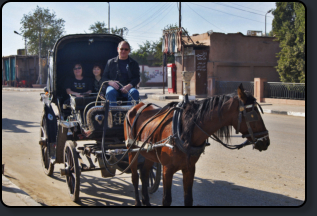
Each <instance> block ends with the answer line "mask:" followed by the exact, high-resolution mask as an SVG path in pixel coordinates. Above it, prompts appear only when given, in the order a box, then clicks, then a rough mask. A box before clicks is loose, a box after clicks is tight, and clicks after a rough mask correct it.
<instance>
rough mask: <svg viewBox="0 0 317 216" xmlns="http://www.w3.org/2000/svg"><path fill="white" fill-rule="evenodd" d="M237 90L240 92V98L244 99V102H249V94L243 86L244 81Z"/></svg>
mask: <svg viewBox="0 0 317 216" xmlns="http://www.w3.org/2000/svg"><path fill="white" fill-rule="evenodd" d="M237 92H238V96H239V98H240V100H242V101H243V103H244V104H245V103H246V102H247V95H246V94H245V93H244V88H243V86H242V83H241V84H240V85H239V87H238V90H237Z"/></svg>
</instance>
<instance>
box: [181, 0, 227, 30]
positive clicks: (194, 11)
mask: <svg viewBox="0 0 317 216" xmlns="http://www.w3.org/2000/svg"><path fill="white" fill-rule="evenodd" d="M186 6H187V7H189V8H190V9H191V10H192V11H194V10H193V9H192V8H191V7H190V6H189V5H187V3H186ZM194 12H195V13H196V14H197V15H198V16H200V17H201V18H202V19H204V20H205V21H206V22H208V23H209V24H211V25H213V26H215V27H216V28H218V29H220V30H221V31H223V32H226V31H225V30H223V29H221V28H219V27H218V26H216V25H214V24H212V23H211V22H209V21H208V20H206V19H205V18H204V17H202V16H201V15H200V14H198V13H197V12H196V11H194Z"/></svg>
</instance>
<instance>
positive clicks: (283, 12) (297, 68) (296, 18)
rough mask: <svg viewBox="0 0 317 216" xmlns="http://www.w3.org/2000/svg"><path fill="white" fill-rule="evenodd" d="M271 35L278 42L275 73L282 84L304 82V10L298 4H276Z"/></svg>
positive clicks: (302, 6)
mask: <svg viewBox="0 0 317 216" xmlns="http://www.w3.org/2000/svg"><path fill="white" fill-rule="evenodd" d="M272 14H273V15H274V19H273V26H272V27H273V28H272V32H273V35H275V37H276V38H277V40H278V41H279V42H280V47H281V51H280V52H279V53H278V54H277V57H278V58H279V59H278V66H277V67H276V69H277V72H278V73H279V75H280V79H281V81H282V82H294V83H298V82H302V83H303V82H305V8H304V5H303V4H302V3H299V2H277V3H276V9H275V10H274V11H273V12H272Z"/></svg>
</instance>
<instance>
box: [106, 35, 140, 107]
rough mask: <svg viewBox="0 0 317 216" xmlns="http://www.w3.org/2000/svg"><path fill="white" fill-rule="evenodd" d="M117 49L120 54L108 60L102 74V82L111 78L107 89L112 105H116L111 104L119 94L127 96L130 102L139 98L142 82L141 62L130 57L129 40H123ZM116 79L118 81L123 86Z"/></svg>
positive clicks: (107, 95) (107, 96)
mask: <svg viewBox="0 0 317 216" xmlns="http://www.w3.org/2000/svg"><path fill="white" fill-rule="evenodd" d="M117 51H118V54H119V55H118V56H117V57H115V58H112V59H110V60H109V61H108V62H107V65H106V67H105V70H104V73H103V75H102V82H104V81H110V80H111V81H110V82H108V86H107V90H106V98H107V99H108V100H109V101H110V105H114V104H111V101H117V97H119V96H122V97H124V98H127V99H128V101H129V102H130V101H131V100H132V98H133V99H134V100H138V99H139V91H138V90H137V89H136V86H137V84H138V83H139V82H140V67H139V64H138V63H137V62H136V61H135V60H133V59H132V58H131V57H129V53H130V45H129V43H128V42H127V41H121V42H120V43H119V45H118V48H117ZM114 81H118V82H119V83H121V84H122V85H123V86H121V85H119V84H118V83H117V82H114ZM128 93H130V95H131V96H132V98H131V96H130V95H129V94H128ZM128 104H129V105H130V104H131V103H128Z"/></svg>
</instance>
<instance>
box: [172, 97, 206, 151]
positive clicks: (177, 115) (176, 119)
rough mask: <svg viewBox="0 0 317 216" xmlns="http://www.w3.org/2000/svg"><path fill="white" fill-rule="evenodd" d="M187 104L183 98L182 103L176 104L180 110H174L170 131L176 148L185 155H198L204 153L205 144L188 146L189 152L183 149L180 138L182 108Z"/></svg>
mask: <svg viewBox="0 0 317 216" xmlns="http://www.w3.org/2000/svg"><path fill="white" fill-rule="evenodd" d="M186 103H188V97H186V96H185V98H184V101H182V102H179V103H178V104H177V107H179V108H181V109H180V110H176V111H175V112H174V115H173V124H172V131H173V134H174V135H175V136H174V140H175V145H176V147H177V148H178V149H179V150H181V151H182V152H183V153H185V154H187V153H188V154H189V155H200V154H201V153H203V152H204V150H205V147H206V142H205V143H203V144H202V145H201V146H190V147H189V151H188V150H186V148H185V147H184V141H183V140H182V139H181V138H180V137H181V132H182V124H181V123H182V120H181V117H182V113H183V108H182V107H183V106H184V105H185V104H186Z"/></svg>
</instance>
